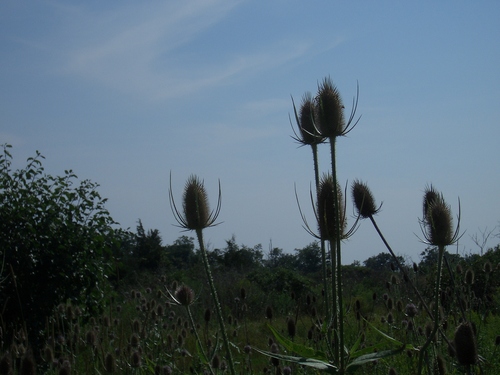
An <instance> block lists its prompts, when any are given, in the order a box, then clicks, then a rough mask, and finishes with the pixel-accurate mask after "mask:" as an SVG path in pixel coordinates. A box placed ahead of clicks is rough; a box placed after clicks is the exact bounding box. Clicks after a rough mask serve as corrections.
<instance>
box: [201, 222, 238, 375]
mask: <svg viewBox="0 0 500 375" xmlns="http://www.w3.org/2000/svg"><path fill="white" fill-rule="evenodd" d="M196 236H197V237H198V243H199V246H200V251H201V257H202V260H203V266H204V268H205V272H206V274H207V279H208V284H209V286H210V292H211V293H212V298H213V300H214V304H215V312H216V315H217V320H218V321H219V327H220V331H221V334H222V341H223V342H224V349H225V350H226V355H227V360H228V363H229V371H230V372H231V374H232V375H235V374H236V372H235V369H234V363H233V357H232V354H231V348H230V346H229V338H228V337H227V332H226V327H225V325H224V318H223V316H222V308H221V305H220V302H219V297H218V295H217V290H216V289H215V284H214V280H213V277H212V272H211V270H210V264H209V263H208V256H207V251H206V249H205V245H204V244H203V232H202V230H201V229H197V230H196Z"/></svg>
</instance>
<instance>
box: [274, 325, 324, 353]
mask: <svg viewBox="0 0 500 375" xmlns="http://www.w3.org/2000/svg"><path fill="white" fill-rule="evenodd" d="M269 329H270V330H271V331H272V333H273V335H274V337H275V338H276V340H278V342H279V343H280V344H281V345H283V347H284V348H285V349H286V350H288V351H289V352H291V353H295V354H297V355H299V356H301V357H306V358H315V359H319V360H323V361H327V360H328V358H327V357H326V355H325V353H324V352H322V351H319V350H316V349H313V348H311V347H309V346H305V345H302V344H298V343H296V342H293V341H291V340H289V339H288V338H286V337H284V336H283V335H281V334H280V333H279V332H278V331H277V330H275V329H274V328H273V327H271V326H269Z"/></svg>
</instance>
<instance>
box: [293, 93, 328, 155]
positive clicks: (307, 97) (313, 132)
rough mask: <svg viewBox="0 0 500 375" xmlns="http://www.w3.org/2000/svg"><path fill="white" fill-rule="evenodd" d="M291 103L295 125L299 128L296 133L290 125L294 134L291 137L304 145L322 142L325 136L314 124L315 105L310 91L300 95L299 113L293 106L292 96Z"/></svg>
mask: <svg viewBox="0 0 500 375" xmlns="http://www.w3.org/2000/svg"><path fill="white" fill-rule="evenodd" d="M292 103H293V111H294V114H295V121H296V122H297V127H298V128H299V132H298V133H297V132H296V131H295V129H293V126H292V129H293V132H294V133H295V136H294V137H293V136H292V138H293V139H295V140H296V141H297V142H298V143H300V144H301V145H304V146H305V145H310V146H313V145H317V144H320V143H323V142H324V141H325V137H323V136H322V135H321V134H320V133H319V129H318V127H317V126H316V106H315V102H314V100H313V98H312V95H311V93H310V92H306V93H305V94H304V96H303V97H302V103H301V104H300V110H299V113H297V108H296V107H295V102H294V101H293V98H292Z"/></svg>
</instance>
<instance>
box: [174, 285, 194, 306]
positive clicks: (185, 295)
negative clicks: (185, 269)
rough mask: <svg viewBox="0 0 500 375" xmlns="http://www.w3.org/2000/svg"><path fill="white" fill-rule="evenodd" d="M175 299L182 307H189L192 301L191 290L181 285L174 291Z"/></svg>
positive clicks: (192, 293)
mask: <svg viewBox="0 0 500 375" xmlns="http://www.w3.org/2000/svg"><path fill="white" fill-rule="evenodd" d="M175 299H176V300H177V301H179V303H180V304H181V305H182V306H189V305H191V304H192V303H193V301H194V292H193V289H191V288H190V287H188V286H187V285H181V286H180V287H178V288H177V290H176V291H175Z"/></svg>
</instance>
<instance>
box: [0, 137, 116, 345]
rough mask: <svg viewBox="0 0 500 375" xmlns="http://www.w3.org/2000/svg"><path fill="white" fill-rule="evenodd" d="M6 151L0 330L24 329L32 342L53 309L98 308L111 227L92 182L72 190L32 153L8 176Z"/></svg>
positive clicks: (0, 213) (71, 179) (68, 174)
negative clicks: (67, 305)
mask: <svg viewBox="0 0 500 375" xmlns="http://www.w3.org/2000/svg"><path fill="white" fill-rule="evenodd" d="M10 148H11V146H10V145H4V146H3V154H2V155H0V255H1V259H2V261H3V268H2V270H3V274H2V275H1V277H2V283H1V284H0V306H1V308H2V311H3V323H4V324H5V325H10V326H11V327H3V328H4V331H6V332H12V331H13V329H14V328H17V329H19V328H24V329H25V330H26V331H27V333H28V334H29V335H30V336H31V338H32V339H35V340H36V335H37V334H38V332H39V331H40V330H41V329H42V328H44V324H45V318H46V317H47V316H48V315H49V314H50V313H51V312H52V311H53V308H54V306H57V305H58V304H59V303H60V302H62V301H66V300H67V299H71V300H74V301H78V302H83V303H85V304H86V305H87V306H88V307H96V306H97V305H98V303H99V301H100V299H101V298H102V296H103V294H104V289H103V288H104V287H105V285H106V275H107V274H108V273H109V272H110V268H109V267H108V263H107V259H109V258H108V256H109V254H108V252H109V249H110V246H111V244H112V242H113V240H114V231H113V229H112V228H111V225H112V224H113V223H114V221H113V220H112V219H111V217H110V215H109V213H108V211H107V210H106V209H105V207H104V204H105V202H106V199H103V198H101V196H100V195H99V193H98V192H97V190H96V188H97V186H98V185H97V184H96V183H93V182H91V181H89V180H82V181H80V182H79V183H78V184H77V177H76V175H75V174H74V173H73V172H72V171H71V170H69V171H65V172H64V175H63V176H51V175H47V174H45V173H44V169H43V167H42V162H41V159H43V156H42V155H41V154H40V153H39V152H37V153H36V156H35V157H30V158H29V159H28V160H27V165H26V167H25V168H23V169H18V170H12V169H11V162H12V156H11V154H10V153H9V149H10ZM25 325H26V326H25ZM6 328H7V329H6ZM9 328H10V329H9ZM33 334H34V335H33ZM31 341H33V340H31Z"/></svg>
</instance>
